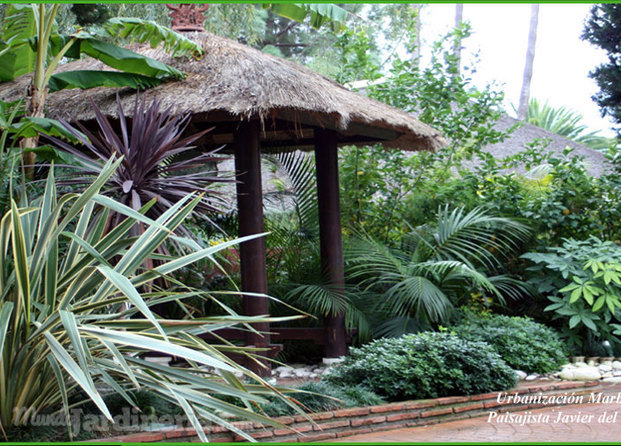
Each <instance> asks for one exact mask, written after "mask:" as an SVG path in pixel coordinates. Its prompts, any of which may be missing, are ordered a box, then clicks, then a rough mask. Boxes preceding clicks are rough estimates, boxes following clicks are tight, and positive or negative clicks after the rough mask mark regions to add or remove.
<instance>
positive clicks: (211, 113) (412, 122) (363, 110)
mask: <svg viewBox="0 0 621 446" xmlns="http://www.w3.org/2000/svg"><path fill="white" fill-rule="evenodd" d="M189 37H190V38H191V39H193V40H194V41H196V42H198V43H199V44H200V45H202V47H203V48H204V50H205V54H204V56H203V58H202V59H200V60H193V59H187V58H172V57H170V56H169V55H167V54H166V53H164V52H163V51H161V50H159V49H151V48H149V47H147V46H145V45H142V46H141V45H135V46H133V47H132V48H131V49H133V50H134V51H137V52H139V53H141V54H144V55H146V56H149V57H151V58H153V59H156V60H159V61H162V62H164V63H167V64H169V65H172V66H174V67H176V68H177V69H179V70H181V71H183V72H184V73H186V74H187V76H186V78H185V79H183V80H181V81H177V82H168V83H165V84H162V85H159V86H157V87H155V88H152V89H150V90H149V91H148V93H147V95H148V97H149V98H151V99H153V100H155V99H157V100H159V101H160V103H161V105H162V106H163V107H171V109H172V112H173V113H174V114H181V113H185V112H187V111H190V112H191V113H192V121H191V125H193V126H196V127H203V128H204V127H206V126H211V125H214V126H215V129H214V131H212V132H209V133H207V134H206V135H205V136H204V137H203V139H201V140H199V141H197V143H196V145H197V146H198V149H200V150H206V149H209V148H211V147H214V146H215V147H219V146H221V145H224V144H226V148H227V149H229V150H231V149H232V150H233V152H234V154H235V170H236V176H237V180H238V181H237V184H236V188H237V208H238V221H239V235H240V236H246V235H251V234H260V233H263V232H264V225H263V200H262V198H263V196H262V179H261V161H260V153H261V152H266V151H267V152H269V151H282V150H293V149H303V150H308V149H314V151H315V164H316V167H317V206H318V210H319V233H320V248H321V263H322V271H323V272H324V274H325V275H326V280H327V281H328V283H330V284H331V285H333V286H335V287H337V289H338V288H340V287H343V286H344V282H345V278H344V265H343V252H342V240H341V236H342V235H341V225H340V204H339V191H340V186H339V182H338V154H337V151H338V146H339V145H343V144H368V143H375V142H380V143H382V144H384V146H386V147H391V148H392V147H394V148H399V149H402V150H433V149H436V148H439V147H441V146H442V145H444V143H445V142H444V140H443V138H442V136H441V135H440V133H439V132H438V131H437V130H435V129H433V128H431V127H429V126H428V125H426V124H423V123H421V122H420V121H418V120H417V119H416V118H414V117H413V116H411V115H409V114H407V113H405V112H403V111H401V110H398V109H395V108H393V107H390V106H388V105H386V104H382V103H380V102H378V101H375V100H373V99H369V98H367V97H364V96H361V95H359V94H356V93H353V92H351V91H349V90H347V89H345V88H344V87H342V86H340V85H338V84H337V83H335V82H333V81H331V80H330V79H328V78H326V77H323V76H321V75H319V74H317V73H315V72H313V71H312V70H310V69H307V68H305V67H303V66H300V65H298V64H295V63H293V62H290V61H287V60H284V59H281V58H278V57H274V56H271V55H268V54H265V53H263V52H261V51H258V50H256V49H253V48H250V47H248V46H245V45H241V44H239V43H237V42H234V41H232V40H229V39H226V38H224V37H220V36H216V35H213V34H209V33H204V32H202V33H195V34H192V35H189ZM106 69H109V68H107V67H106V66H104V65H103V64H102V63H101V62H98V61H96V60H93V59H84V60H79V61H75V62H71V63H68V64H65V65H63V66H62V67H60V68H59V71H70V70H106ZM29 82H30V77H29V76H22V77H21V78H19V79H16V80H15V81H13V82H10V83H5V84H1V85H0V99H2V100H5V101H10V100H15V99H19V98H21V97H23V94H24V92H25V91H26V89H27V86H28V84H29ZM117 93H119V89H116V88H95V89H91V90H86V91H81V90H63V91H59V92H55V93H53V94H50V95H49V96H48V99H47V101H46V113H47V114H48V116H51V117H63V118H65V119H67V120H69V121H81V122H82V123H84V124H86V125H87V126H88V125H89V121H92V120H93V119H94V112H93V109H92V107H91V105H90V101H91V100H92V101H94V102H95V103H96V104H97V106H98V107H99V109H100V110H101V111H102V112H103V113H104V114H105V115H108V116H109V117H112V118H114V117H116V111H117V108H116V95H117ZM120 94H121V102H122V105H123V108H124V110H125V113H128V114H131V113H132V112H133V110H134V107H133V103H134V94H133V91H130V90H129V89H125V90H122V91H120ZM240 259H241V284H242V290H243V291H244V292H248V293H252V295H248V296H246V297H245V298H244V304H243V306H244V312H245V314H249V315H254V316H260V315H265V314H268V313H269V307H268V301H267V298H266V297H258V296H257V294H265V293H267V273H266V267H265V242H264V240H263V239H262V238H257V239H253V240H249V241H246V242H244V243H242V244H241V245H240ZM324 323H325V333H324V334H325V336H324V338H325V340H326V341H325V342H326V345H325V355H326V356H327V357H328V358H338V357H340V356H342V355H344V354H345V353H346V334H345V322H344V315H342V314H340V313H338V314H337V313H334V314H332V313H331V314H330V315H328V316H326V318H325V319H324ZM254 325H255V328H256V329H257V330H258V331H261V332H263V334H262V335H261V334H259V333H258V332H251V331H248V332H247V333H246V334H245V337H246V343H247V344H248V345H254V346H256V347H265V348H267V347H269V352H271V353H266V354H268V355H269V354H272V353H273V354H275V352H277V349H276V348H275V347H276V346H271V345H270V335H269V334H266V333H268V332H269V331H270V329H269V325H268V324H267V323H264V322H260V323H257V324H254ZM312 336H313V339H315V338H316V337H317V335H315V334H312ZM249 367H251V368H253V370H255V371H256V372H258V373H265V369H261V368H260V367H259V368H257V363H255V362H254V361H251V363H250V364H249Z"/></svg>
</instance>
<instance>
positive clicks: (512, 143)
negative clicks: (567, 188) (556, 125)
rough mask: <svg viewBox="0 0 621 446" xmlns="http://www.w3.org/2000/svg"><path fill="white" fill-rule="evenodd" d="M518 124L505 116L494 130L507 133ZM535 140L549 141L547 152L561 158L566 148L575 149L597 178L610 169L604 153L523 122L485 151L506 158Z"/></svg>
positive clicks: (575, 153) (576, 153)
mask: <svg viewBox="0 0 621 446" xmlns="http://www.w3.org/2000/svg"><path fill="white" fill-rule="evenodd" d="M518 123H520V121H519V120H517V119H515V118H512V117H510V116H507V115H503V116H502V117H501V118H500V119H499V120H498V122H497V123H496V124H495V125H494V128H495V129H496V130H500V131H506V130H507V129H509V128H511V127H512V126H514V125H515V124H518ZM535 139H546V140H549V145H548V146H547V147H546V149H545V150H546V151H549V152H552V153H554V154H557V155H559V156H560V155H562V153H563V151H564V150H565V148H567V147H571V148H572V149H574V151H573V154H574V155H575V156H580V157H583V158H584V162H585V168H586V170H587V172H588V173H589V174H591V175H593V176H595V177H600V176H601V175H603V174H604V173H606V171H607V170H608V169H609V168H610V165H609V164H608V162H607V161H606V158H605V157H604V154H603V153H602V152H600V151H598V150H595V149H591V148H590V147H587V146H585V145H584V144H581V143H579V142H576V141H573V140H571V139H567V138H565V137H563V136H560V135H557V134H556V133H552V132H550V131H548V130H545V129H542V128H541V127H537V126H535V125H532V124H528V123H525V122H522V123H521V125H520V127H518V128H517V129H516V130H515V131H514V132H513V133H511V134H510V135H509V136H508V137H507V138H506V139H505V140H503V141H501V142H498V143H495V144H490V145H488V146H486V147H484V148H483V150H484V151H486V152H488V153H490V154H492V155H494V157H495V158H498V159H501V158H506V157H508V156H512V155H515V154H517V153H518V152H521V151H523V150H524V149H525V147H526V144H529V143H532V142H533V141H534V140H535Z"/></svg>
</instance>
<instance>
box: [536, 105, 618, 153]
mask: <svg viewBox="0 0 621 446" xmlns="http://www.w3.org/2000/svg"><path fill="white" fill-rule="evenodd" d="M525 120H526V122H528V123H529V124H533V125H536V126H537V127H541V128H542V129H546V130H549V131H551V132H553V133H556V134H557V135H560V136H564V137H565V138H568V139H572V140H574V141H576V142H579V143H582V144H584V145H587V146H589V147H591V148H592V149H607V148H608V147H610V145H611V144H614V143H615V140H614V139H612V138H606V137H604V136H601V135H599V132H597V131H595V132H588V127H587V126H586V125H585V124H583V121H584V117H583V116H582V115H581V114H580V113H579V112H577V111H575V110H571V109H569V108H567V107H552V106H551V105H550V104H548V102H547V101H546V102H544V103H541V102H539V101H538V100H537V99H535V98H532V99H531V100H530V102H529V103H528V113H527V115H526V119H525Z"/></svg>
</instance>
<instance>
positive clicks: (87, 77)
mask: <svg viewBox="0 0 621 446" xmlns="http://www.w3.org/2000/svg"><path fill="white" fill-rule="evenodd" d="M162 82H164V81H163V80H162V79H158V78H156V77H149V76H143V75H141V74H134V73H123V72H120V71H96V70H76V71H67V72H64V73H56V74H54V75H52V76H51V77H50V81H49V83H48V87H49V91H50V92H55V91H59V90H64V89H70V88H81V89H82V90H87V89H89V88H95V87H118V88H122V87H129V88H133V89H134V90H144V89H147V88H152V87H155V86H157V85H159V84H161V83H162Z"/></svg>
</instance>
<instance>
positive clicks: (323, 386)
mask: <svg viewBox="0 0 621 446" xmlns="http://www.w3.org/2000/svg"><path fill="white" fill-rule="evenodd" d="M296 390H299V391H303V393H294V394H289V393H288V395H289V396H291V397H293V398H295V399H296V400H297V401H299V402H300V404H302V405H303V406H304V407H305V408H306V409H308V410H309V411H310V412H324V411H329V410H334V409H340V408H343V407H360V406H376V405H378V404H383V403H384V400H383V399H382V398H381V397H379V396H378V395H376V394H375V393H373V392H372V391H371V390H369V389H367V388H365V387H363V386H360V385H356V384H353V385H350V384H347V385H338V384H334V383H330V382H326V381H319V382H307V383H304V384H302V385H300V386H298V387H297V388H296ZM261 407H262V409H263V410H264V411H265V413H266V414H267V415H269V416H271V417H276V416H283V415H293V414H295V413H296V412H295V411H294V410H293V409H292V408H291V407H290V406H288V405H286V404H284V403H283V402H282V401H279V400H273V401H271V402H270V403H269V404H265V405H262V406H261Z"/></svg>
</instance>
